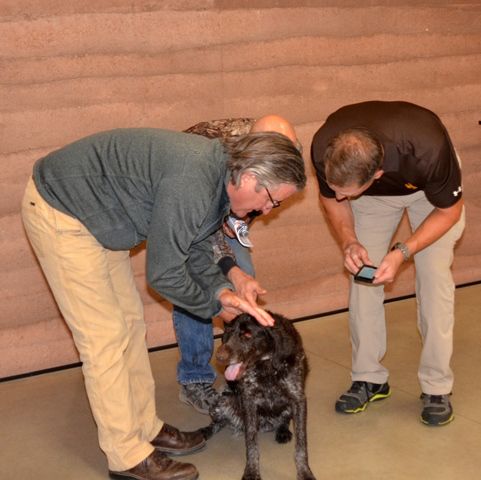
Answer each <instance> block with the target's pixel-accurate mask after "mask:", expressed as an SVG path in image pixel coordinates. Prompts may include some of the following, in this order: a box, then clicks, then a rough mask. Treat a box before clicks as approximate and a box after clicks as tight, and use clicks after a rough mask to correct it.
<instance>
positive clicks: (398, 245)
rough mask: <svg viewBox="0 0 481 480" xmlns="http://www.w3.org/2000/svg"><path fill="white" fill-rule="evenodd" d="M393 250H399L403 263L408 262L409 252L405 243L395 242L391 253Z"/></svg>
mask: <svg viewBox="0 0 481 480" xmlns="http://www.w3.org/2000/svg"><path fill="white" fill-rule="evenodd" d="M393 250H400V251H401V253H402V254H403V258H404V261H405V262H407V261H408V260H409V257H410V256H411V253H410V252H409V248H408V246H407V245H406V244H405V243H402V242H396V243H395V244H394V245H393V246H392V248H391V252H392V251H393Z"/></svg>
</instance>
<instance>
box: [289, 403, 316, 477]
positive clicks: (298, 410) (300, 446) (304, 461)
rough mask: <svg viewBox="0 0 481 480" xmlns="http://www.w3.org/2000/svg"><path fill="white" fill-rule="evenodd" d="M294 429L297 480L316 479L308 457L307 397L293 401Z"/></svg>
mask: <svg viewBox="0 0 481 480" xmlns="http://www.w3.org/2000/svg"><path fill="white" fill-rule="evenodd" d="M292 406H293V411H294V431H295V436H296V469H297V480H316V478H315V477H314V475H313V474H312V472H311V469H310V468H309V463H308V458H307V432H306V424H307V402H306V397H305V396H302V398H299V399H296V400H294V401H293V405H292Z"/></svg>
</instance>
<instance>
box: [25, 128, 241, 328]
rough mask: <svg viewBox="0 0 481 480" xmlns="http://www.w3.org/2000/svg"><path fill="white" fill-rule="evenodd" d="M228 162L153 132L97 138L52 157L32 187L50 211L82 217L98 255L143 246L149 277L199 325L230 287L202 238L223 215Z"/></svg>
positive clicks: (215, 147) (215, 143)
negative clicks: (102, 249) (99, 249)
mask: <svg viewBox="0 0 481 480" xmlns="http://www.w3.org/2000/svg"><path fill="white" fill-rule="evenodd" d="M226 161H227V156H226V154H225V153H224V150H223V147H222V145H221V143H220V142H219V140H209V139H206V138H203V137H200V136H197V135H189V134H185V133H177V132H170V131H166V130H159V129H140V128H139V129H119V130H113V131H109V132H102V133H98V134H95V135H92V136H90V137H86V138H84V139H81V140H79V141H77V142H74V143H72V144H70V145H67V146H66V147H63V148H61V149H60V150H57V151H55V152H52V153H50V154H49V155H47V156H46V157H44V158H43V159H41V160H39V161H38V162H37V163H36V164H35V167H34V180H35V184H36V186H37V188H38V190H39V192H40V194H41V195H42V197H43V198H44V199H45V200H46V201H47V202H48V203H49V204H50V205H51V206H52V207H54V208H56V209H58V210H60V211H62V212H64V213H66V214H68V215H71V216H73V217H75V218H77V219H78V220H80V221H81V222H82V223H83V224H84V225H85V226H86V227H87V228H88V230H89V231H90V232H91V233H92V235H93V236H94V237H95V238H96V239H97V240H98V241H99V243H100V244H101V245H103V246H104V247H105V248H108V249H111V250H128V249H130V248H132V247H134V246H135V245H138V244H139V243H141V242H143V241H144V240H146V241H147V279H148V282H149V283H150V285H151V286H152V287H153V288H154V289H155V290H156V291H158V292H159V293H160V294H161V295H162V296H164V297H165V298H167V299H168V300H170V301H171V302H173V303H175V304H176V305H178V306H180V307H182V308H185V309H186V310H188V311H190V312H191V313H193V314H194V315H197V316H199V317H201V318H210V317H212V316H213V315H216V314H217V313H219V311H220V303H219V301H218V300H217V299H216V295H217V293H218V291H219V290H220V289H221V288H224V287H227V288H232V286H231V285H230V284H229V283H228V281H227V280H226V279H225V277H224V276H223V275H222V273H221V272H220V269H219V268H218V267H217V265H215V264H214V261H213V258H212V245H211V242H210V239H209V235H211V234H212V233H213V232H215V231H216V230H217V229H218V228H219V227H220V226H221V224H222V220H223V218H224V216H225V215H226V214H227V213H228V212H229V199H228V196H227V192H226V182H227V181H228V177H229V172H228V170H227V166H226Z"/></svg>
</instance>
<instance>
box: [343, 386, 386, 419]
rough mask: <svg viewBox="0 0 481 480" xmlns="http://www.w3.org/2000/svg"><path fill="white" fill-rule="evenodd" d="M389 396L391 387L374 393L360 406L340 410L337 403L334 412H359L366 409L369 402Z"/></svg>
mask: <svg viewBox="0 0 481 480" xmlns="http://www.w3.org/2000/svg"><path fill="white" fill-rule="evenodd" d="M390 396H391V389H389V391H388V392H387V393H376V394H375V395H373V396H372V397H371V398H370V399H369V400H368V401H367V402H365V403H363V404H362V405H361V406H360V407H357V408H354V409H349V410H341V409H338V408H337V405H336V412H339V413H361V412H364V410H366V408H367V406H368V404H369V403H372V402H377V401H379V400H384V399H385V398H388V397H390Z"/></svg>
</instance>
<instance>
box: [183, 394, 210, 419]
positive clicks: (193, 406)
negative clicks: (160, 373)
mask: <svg viewBox="0 0 481 480" xmlns="http://www.w3.org/2000/svg"><path fill="white" fill-rule="evenodd" d="M179 400H180V401H181V402H182V403H185V404H186V405H190V406H191V407H192V408H193V409H194V410H196V411H197V412H199V413H202V415H209V410H206V409H205V408H201V407H198V406H197V405H196V404H195V403H194V402H191V401H190V400H189V399H188V398H187V397H186V396H184V395H183V394H182V392H180V393H179Z"/></svg>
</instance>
